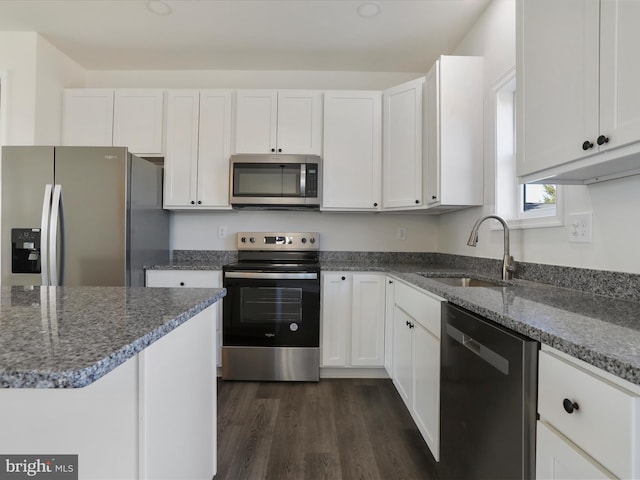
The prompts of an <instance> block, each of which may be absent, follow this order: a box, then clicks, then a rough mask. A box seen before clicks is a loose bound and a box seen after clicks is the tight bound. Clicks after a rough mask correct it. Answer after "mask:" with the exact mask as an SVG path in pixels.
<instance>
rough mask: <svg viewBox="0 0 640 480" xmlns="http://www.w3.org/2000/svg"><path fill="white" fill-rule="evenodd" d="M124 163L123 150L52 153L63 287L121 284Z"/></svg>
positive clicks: (83, 149)
mask: <svg viewBox="0 0 640 480" xmlns="http://www.w3.org/2000/svg"><path fill="white" fill-rule="evenodd" d="M127 161H128V152H127V149H126V148H123V147H56V149H55V183H56V184H58V185H60V186H61V188H62V196H63V198H64V202H63V203H64V225H65V231H64V233H65V240H64V243H65V245H66V251H65V254H64V267H59V268H64V285H101V286H122V285H125V284H126V266H125V251H126V224H127V218H126V217H127V214H126V208H127Z"/></svg>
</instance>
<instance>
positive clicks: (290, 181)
mask: <svg viewBox="0 0 640 480" xmlns="http://www.w3.org/2000/svg"><path fill="white" fill-rule="evenodd" d="M229 172H230V177H229V183H230V188H229V195H230V202H231V206H232V207H233V208H253V209H278V210H294V209H305V210H306V209H316V210H317V209H319V208H320V203H321V199H322V196H321V188H322V164H321V159H320V157H319V156H318V155H282V154H280V155H232V156H231V159H230V168H229Z"/></svg>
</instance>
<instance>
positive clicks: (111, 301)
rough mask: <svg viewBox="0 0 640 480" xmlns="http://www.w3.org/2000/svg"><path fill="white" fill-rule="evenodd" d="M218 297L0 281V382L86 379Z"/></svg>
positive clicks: (73, 383)
mask: <svg viewBox="0 0 640 480" xmlns="http://www.w3.org/2000/svg"><path fill="white" fill-rule="evenodd" d="M224 295H225V290H224V289H203V288H194V289H187V288H143V287H134V288H125V287H2V288H1V289H0V387H3V388H78V387H84V386H86V385H89V384H90V383H92V382H94V381H95V380H97V379H98V378H100V377H102V376H103V375H105V374H106V373H108V372H110V371H111V370H113V369H114V368H116V367H117V366H118V365H120V364H122V363H124V362H125V361H126V360H128V359H129V358H131V357H133V356H135V355H136V354H137V353H139V352H140V351H142V350H143V349H144V348H146V347H147V346H149V345H151V344H152V343H153V342H155V341H156V340H158V339H159V338H161V337H163V336H164V335H166V334H167V333H169V332H171V331H172V330H173V329H175V328H176V327H178V326H179V325H181V324H182V323H184V322H186V321H187V320H189V319H190V318H191V317H193V316H194V315H196V314H197V313H199V312H200V311H202V310H204V309H205V308H207V307H208V306H209V305H211V304H213V303H215V302H216V301H218V300H219V299H220V298H222V297H223V296H224Z"/></svg>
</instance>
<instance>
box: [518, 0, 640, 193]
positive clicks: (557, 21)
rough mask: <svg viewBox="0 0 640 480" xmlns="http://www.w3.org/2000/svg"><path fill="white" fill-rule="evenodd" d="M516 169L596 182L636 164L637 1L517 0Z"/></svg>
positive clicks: (639, 101) (639, 145) (639, 129)
mask: <svg viewBox="0 0 640 480" xmlns="http://www.w3.org/2000/svg"><path fill="white" fill-rule="evenodd" d="M516 13H517V52H518V55H517V59H518V60H517V61H518V65H517V101H518V108H517V112H518V119H517V122H516V123H517V126H518V139H519V140H518V152H517V158H518V170H517V173H518V176H519V177H520V181H522V182H532V181H541V180H545V179H546V180H545V181H546V182H547V183H593V182H596V181H601V180H607V179H610V178H616V177H621V176H625V175H629V174H633V173H638V171H640V160H638V155H637V154H638V153H640V93H639V87H638V85H640V66H639V65H638V62H637V45H638V44H639V43H640V30H638V28H637V25H638V24H640V3H639V2H633V1H626V0H600V1H597V0H518V3H517V12H516Z"/></svg>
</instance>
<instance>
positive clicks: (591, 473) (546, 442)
mask: <svg viewBox="0 0 640 480" xmlns="http://www.w3.org/2000/svg"><path fill="white" fill-rule="evenodd" d="M536 478H537V479H538V480H587V479H607V478H616V477H615V476H614V475H613V474H612V473H610V472H607V471H606V470H605V469H604V468H602V466H601V465H599V464H598V463H597V462H595V461H594V460H593V459H592V458H591V457H589V456H588V455H587V454H585V453H584V452H583V451H582V450H580V449H578V448H577V447H576V446H575V445H574V444H573V443H570V442H568V441H567V440H565V439H563V438H562V437H561V436H560V435H559V434H558V433H556V432H555V431H554V430H552V429H551V428H550V427H547V426H546V425H545V424H544V423H542V422H538V424H537V438H536Z"/></svg>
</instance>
